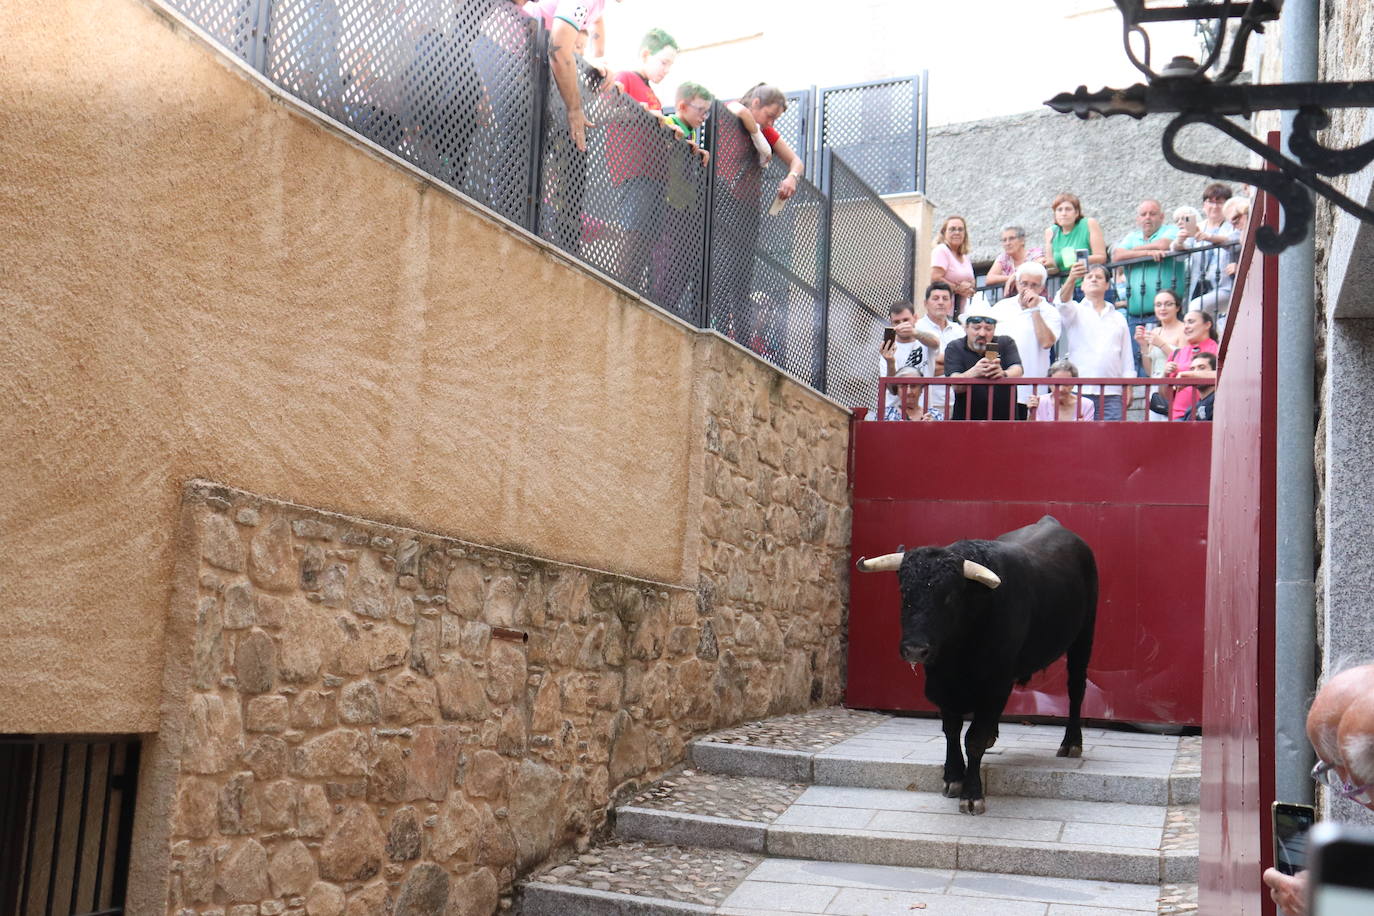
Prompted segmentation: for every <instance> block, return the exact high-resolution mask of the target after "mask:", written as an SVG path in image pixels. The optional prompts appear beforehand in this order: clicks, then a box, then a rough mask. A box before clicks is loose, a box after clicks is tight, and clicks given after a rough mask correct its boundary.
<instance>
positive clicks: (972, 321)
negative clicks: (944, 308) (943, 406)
mask: <svg viewBox="0 0 1374 916" xmlns="http://www.w3.org/2000/svg"><path fill="white" fill-rule="evenodd" d="M963 321H964V338H963V339H962V340H955V341H953V342H952V343H950V344H949V345H948V346H946V347H945V375H947V376H949V377H951V378H963V379H999V378H1020V377H1021V376H1022V375H1025V369H1023V368H1022V366H1021V354H1020V353H1019V352H1017V349H1016V341H1014V340H1012V339H1011V338H1010V337H1008V336H1005V335H1003V336H998V335H997V318H996V317H994V315H993V314H992V309H991V308H989V307H988V306H987V305H986V304H985V303H983V302H981V301H975V302H974V303H973V304H972V305H970V306H969V307H968V308H967V309H966V310H965V311H964V314H963ZM994 343H995V344H996V346H995V348H992V349H990V348H989V344H994ZM970 389H973V394H972V399H971V400H970V394H969V391H970ZM1015 403H1016V386H1015V385H995V386H994V385H985V386H984V385H959V386H957V387H956V388H955V389H954V416H953V417H950V419H952V420H1010V419H1011V418H1012V417H1013V416H1014V413H1013V405H1014V404H1015Z"/></svg>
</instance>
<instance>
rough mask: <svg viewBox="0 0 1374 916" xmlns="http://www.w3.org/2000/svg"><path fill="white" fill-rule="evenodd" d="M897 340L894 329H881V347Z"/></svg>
mask: <svg viewBox="0 0 1374 916" xmlns="http://www.w3.org/2000/svg"><path fill="white" fill-rule="evenodd" d="M896 339H897V329H896V328H883V346H887V345H888V344H890V343H892V342H894V341H895V340H896Z"/></svg>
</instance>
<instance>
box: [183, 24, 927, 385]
mask: <svg viewBox="0 0 1374 916" xmlns="http://www.w3.org/2000/svg"><path fill="white" fill-rule="evenodd" d="M162 2H165V3H167V4H168V5H170V6H171V7H173V8H174V9H176V10H178V11H180V12H181V13H183V14H184V15H185V16H187V17H188V18H189V19H191V20H192V21H193V22H195V23H196V24H197V25H199V26H200V27H202V28H203V29H205V30H206V31H207V32H208V33H209V34H210V35H211V36H212V37H214V38H215V39H216V40H217V41H219V42H221V43H222V44H224V45H225V46H226V47H227V48H228V49H229V50H230V52H231V53H233V54H235V55H236V56H238V57H240V58H241V59H243V60H244V61H245V62H247V63H248V64H249V65H250V66H252V67H254V68H255V69H257V70H259V71H261V72H262V73H263V74H264V75H265V76H267V78H268V79H270V80H271V81H272V82H274V83H275V84H276V85H278V86H280V87H281V88H282V89H283V90H284V91H285V92H287V93H289V94H290V95H293V96H295V97H296V98H298V99H300V100H301V101H303V102H305V103H306V104H308V105H310V106H312V107H314V108H315V109H317V110H318V111H320V112H322V113H323V114H325V115H327V116H329V117H330V118H332V119H334V120H335V121H337V122H339V123H341V124H343V125H346V126H347V127H349V128H351V129H352V130H354V131H356V132H357V133H359V134H361V135H362V136H364V137H366V138H368V139H369V140H371V141H373V142H375V143H377V144H378V145H379V146H381V147H383V148H385V149H387V150H389V151H390V152H392V153H394V154H396V155H397V156H399V157H401V158H403V159H405V160H406V161H408V162H410V163H413V164H414V165H415V166H416V167H417V168H420V169H422V170H424V171H425V172H427V173H428V174H430V175H431V176H433V177H434V178H436V179H438V180H439V181H441V182H443V183H445V184H447V185H448V186H450V187H452V188H453V189H455V190H456V191H458V192H459V193H462V194H464V195H466V196H467V197H469V198H471V199H473V200H476V201H478V202H479V203H481V204H483V205H485V206H487V207H489V208H491V209H492V210H494V211H495V212H496V213H498V214H500V215H502V216H504V217H505V218H507V219H509V220H510V221H512V222H514V223H516V224H518V225H520V226H523V227H524V228H526V229H528V230H530V231H532V232H535V233H536V234H538V235H539V236H540V237H542V238H544V239H546V240H547V241H549V242H550V243H551V244H553V245H556V246H557V247H558V248H560V249H562V250H563V251H565V252H567V253H568V254H569V255H571V256H573V257H575V258H578V259H580V260H582V261H583V262H585V263H587V264H589V265H591V266H593V267H595V268H597V269H598V270H600V271H603V272H604V273H606V274H607V275H609V276H611V277H613V278H614V279H616V280H617V281H619V282H620V283H622V284H624V285H625V286H627V287H629V288H630V289H632V290H634V291H635V292H637V293H638V294H640V295H641V296H643V297H644V298H646V299H647V300H649V301H650V302H653V303H654V304H656V305H658V306H660V307H662V308H664V309H665V310H667V311H669V312H671V313H673V314H674V315H677V316H679V317H681V318H683V319H685V320H687V321H690V322H692V323H694V324H696V325H697V326H698V327H710V328H714V329H716V330H718V331H720V332H721V333H722V334H725V335H726V336H728V337H730V338H731V339H732V340H735V341H737V342H739V343H740V344H742V345H744V346H746V347H748V348H749V349H751V350H753V351H754V352H756V353H758V354H759V355H760V356H762V357H764V358H765V359H768V360H769V361H771V362H773V363H774V364H775V365H778V366H779V367H781V368H783V369H785V370H787V371H789V372H791V373H792V374H794V375H796V376H797V377H798V378H800V379H802V380H804V381H806V382H807V383H809V384H811V385H812V386H814V387H816V388H817V389H819V390H821V391H827V392H831V391H832V387H831V386H830V385H829V383H828V376H829V375H831V374H834V375H835V376H836V378H837V379H838V380H839V382H838V383H837V387H835V388H834V390H833V393H835V394H836V396H837V397H846V398H847V397H852V396H853V395H854V391H855V389H854V385H855V384H856V382H858V381H862V383H863V384H862V392H863V393H866V392H867V391H868V390H869V387H870V385H871V382H872V380H873V379H876V376H877V372H876V370H877V362H876V358H875V354H876V352H877V343H876V341H877V337H876V335H877V334H879V333H880V331H879V330H878V327H879V326H880V324H881V319H882V318H883V317H884V316H885V315H886V309H887V307H888V306H889V305H891V304H892V302H893V301H897V300H899V299H910V298H911V277H910V274H911V269H910V265H911V264H912V258H913V252H912V250H911V247H912V239H913V234H912V232H911V231H910V229H908V228H907V227H906V226H905V225H904V224H902V222H901V220H900V219H899V218H898V217H897V216H896V215H895V214H894V213H893V212H892V211H891V209H890V208H889V207H888V206H887V204H885V203H884V202H883V201H882V200H881V199H880V198H879V196H878V194H877V193H876V192H874V191H873V190H872V188H871V187H870V185H871V182H866V181H865V180H864V179H863V178H862V177H861V176H862V175H863V174H865V173H864V168H867V167H868V166H864V167H863V168H856V167H852V166H850V165H846V164H844V163H842V162H841V161H840V159H839V158H838V157H835V156H833V151H834V149H838V148H844V149H847V150H850V149H852V150H854V151H855V155H860V152H861V151H867V150H869V147H870V146H871V147H872V148H873V149H879V148H881V150H887V152H885V153H883V154H882V155H877V158H873V156H871V155H870V153H869V152H862V156H863V157H864V162H868V161H869V159H872V161H873V162H878V163H880V164H881V163H883V162H887V161H888V159H891V158H892V156H895V157H896V160H894V161H896V162H897V163H898V165H897V166H896V167H898V168H899V170H907V169H908V167H910V168H909V170H910V173H911V175H912V176H918V175H919V172H920V164H919V162H918V161H917V160H918V158H919V147H918V146H916V145H915V140H914V139H913V138H914V137H915V136H916V135H917V130H916V123H917V120H918V119H919V118H921V117H922V115H921V113H920V112H921V110H922V98H923V96H922V95H921V92H920V86H921V85H923V82H922V81H920V80H917V79H915V78H912V79H910V80H905V81H903V80H897V81H887V82H886V83H882V84H871V85H870V84H865V85H864V86H860V87H836V88H835V89H833V90H826V92H827V93H829V92H834V93H838V94H837V95H835V96H834V97H833V100H832V101H831V102H826V103H824V104H823V105H822V115H821V117H822V119H827V118H828V119H829V122H828V123H829V124H830V125H831V126H830V127H828V128H826V130H828V131H829V132H830V133H831V134H835V135H836V137H837V138H838V137H839V133H837V132H840V131H841V127H840V126H841V125H848V126H847V127H845V129H844V131H843V132H842V133H843V143H841V142H840V139H832V140H830V141H828V144H829V146H830V147H831V149H826V150H825V151H824V152H823V154H822V155H821V157H820V166H821V169H822V171H821V173H820V174H818V175H813V179H817V180H818V183H819V185H820V186H819V187H818V186H817V183H816V182H815V181H803V182H801V183H800V185H799V187H798V190H797V192H796V194H795V195H794V196H793V197H792V199H791V200H789V201H787V203H786V205H785V206H783V207H782V208H781V210H779V211H778V212H771V211H772V210H773V209H775V208H773V207H771V205H772V204H773V202H774V200H775V194H776V188H777V185H778V183H779V182H780V181H781V179H782V177H783V175H784V174H785V171H784V168H785V167H784V165H783V164H782V163H781V162H779V161H778V160H777V157H774V161H773V162H771V163H770V164H769V165H768V166H767V168H761V167H760V166H759V164H758V161H757V158H756V157H755V154H754V150H753V146H752V144H750V143H749V142H748V138H747V136H746V135H745V133H744V131H743V128H742V127H741V126H740V123H739V120H738V119H737V118H736V117H735V116H734V115H733V114H731V113H730V112H729V111H728V109H727V108H726V107H725V106H724V105H722V104H720V103H719V102H718V103H716V104H715V105H714V106H713V108H712V111H711V114H710V119H709V122H708V126H709V127H710V129H709V130H707V131H706V135H707V140H706V143H705V145H706V146H707V147H708V148H710V149H711V151H712V156H711V160H710V163H709V165H707V164H703V163H702V161H701V160H700V159H699V158H698V156H697V155H696V153H695V151H694V150H693V149H692V147H691V146H690V145H689V144H687V143H685V142H683V141H681V140H680V139H678V138H677V137H676V135H675V134H674V133H672V132H671V131H669V130H668V129H666V128H665V127H663V126H662V125H661V123H660V122H659V120H658V119H657V118H656V117H653V116H651V115H649V114H647V113H646V112H644V111H643V110H642V109H641V108H640V107H639V106H638V105H637V104H636V103H635V102H633V101H632V100H631V99H629V98H628V97H625V96H623V95H621V94H620V93H618V92H615V91H613V90H612V87H611V86H609V85H607V84H606V82H605V81H604V80H602V78H601V77H600V76H599V75H598V74H595V73H592V72H589V71H588V70H587V69H586V68H585V66H582V67H580V74H581V75H580V80H581V92H582V96H583V104H584V106H585V109H586V111H587V115H588V118H589V120H590V121H591V122H592V123H593V124H595V125H596V127H595V128H594V129H592V130H589V131H588V137H587V149H586V151H585V152H583V151H579V150H578V149H577V148H576V147H575V146H574V144H573V142H572V138H571V136H570V135H569V132H568V127H567V114H566V109H565V106H564V104H563V100H562V97H561V95H560V93H559V92H558V91H557V87H556V85H555V83H554V80H553V78H552V76H551V73H550V66H549V59H548V40H547V34H546V33H545V31H544V29H543V26H542V24H541V23H540V22H539V21H538V20H536V19H532V18H529V17H526V16H525V15H524V14H523V13H522V12H521V11H520V9H519V7H517V6H516V5H515V4H513V3H511V2H509V0H462V2H457V0H413V2H409V3H407V4H404V5H403V6H401V7H397V6H396V5H395V4H390V3H384V2H382V0H162ZM889 84H890V85H889ZM894 87H895V88H894ZM893 92H895V93H897V95H896V96H893V97H892V98H888V96H889V95H891V94H892V93H893ZM884 93H886V94H884ZM809 98H810V94H809V93H808V94H806V97H805V100H804V101H803V100H801V99H799V101H802V105H801V106H799V109H798V111H797V112H795V113H794V115H793V116H794V118H795V119H796V120H797V123H796V124H794V125H792V126H791V127H790V128H788V129H791V130H793V131H794V132H795V133H796V134H797V138H798V147H797V151H798V152H799V153H801V154H803V155H805V153H806V149H807V147H808V146H809V145H811V143H812V142H814V141H812V140H811V139H810V138H811V137H812V136H813V135H814V134H816V133H817V132H818V130H813V129H812V127H811V126H810V125H809V123H805V122H806V121H807V118H809V117H810V115H809V114H808V111H809ZM826 98H830V96H826ZM842 98H843V99H850V100H851V101H850V102H849V103H846V104H849V105H850V107H855V106H857V107H856V108H855V111H856V112H858V114H857V115H855V116H854V117H849V116H848V115H844V113H843V112H841V111H840V108H842V107H843V105H841V101H840V100H841V99H842ZM854 99H861V100H862V102H861V103H860V102H854V101H853V100H854ZM837 106H839V107H837ZM860 115H861V116H860ZM865 125H869V126H872V125H885V126H883V127H882V130H881V131H880V132H879V133H878V134H875V135H874V136H872V137H870V138H869V140H871V141H872V142H871V143H869V144H868V146H865V145H864V144H865V142H866V141H865V136H864V133H863V131H864V130H865V129H867V127H865ZM782 126H783V127H788V125H785V124H784V125H782ZM874 129H875V130H877V127H874ZM888 153H891V156H889V155H888ZM874 155H876V154H874ZM884 157H887V158H884ZM888 165H891V163H890V162H889V163H888ZM884 167H886V166H884ZM832 173H833V174H835V175H838V176H840V178H839V180H840V183H841V194H842V195H843V196H842V206H841V207H840V208H839V211H838V213H837V214H836V213H834V208H833V207H832V202H831V197H830V188H829V182H830V180H831V179H830V175H831V174H832ZM884 174H886V173H884ZM903 174H905V172H904V173H903ZM884 180H886V179H884ZM916 180H918V179H917V178H916V177H913V178H912V181H916ZM902 183H904V184H910V182H908V181H907V180H906V179H905V178H903V179H902ZM903 189H905V188H903ZM884 190H886V189H884ZM856 227H857V228H856ZM863 260H867V261H868V262H869V263H870V264H871V265H875V275H877V279H875V280H874V281H872V282H870V283H868V284H867V285H863V284H860V283H858V282H857V281H856V280H855V278H854V277H853V276H851V274H852V273H853V265H854V264H857V263H861V262H862V261H863ZM897 265H906V267H904V268H900V267H898V266H897ZM834 270H838V272H839V274H840V275H841V276H844V277H848V279H844V280H842V281H841V282H840V283H839V284H838V285H836V284H832V283H831V281H830V275H831V273H832V272H833V271H834ZM903 271H905V275H903ZM861 286H862V288H860V287H861ZM836 296H839V297H840V299H842V301H840V302H839V305H838V307H837V309H836V312H837V313H838V315H839V320H838V322H836V323H835V324H833V325H832V322H831V321H830V315H831V313H832V309H831V306H832V304H833V302H834V301H835V297H836ZM856 310H859V311H862V312H864V313H865V314H868V315H871V316H873V317H874V318H875V319H877V320H876V321H875V322H874V325H873V327H872V328H869V329H865V330H866V332H867V333H865V334H859V333H856V332H855V330H854V328H853V327H852V324H853V318H852V315H853V314H855V313H856ZM836 327H837V328H839V329H840V330H841V333H840V334H839V339H838V340H832V339H831V334H832V329H833V328H836ZM869 337H871V338H872V339H871V340H869V339H868V338H869ZM870 363H871V364H872V372H871V373H869V372H867V371H866V370H865V369H864V368H863V367H864V366H865V365H866V364H870Z"/></svg>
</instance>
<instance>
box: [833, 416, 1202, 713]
mask: <svg viewBox="0 0 1374 916" xmlns="http://www.w3.org/2000/svg"><path fill="white" fill-rule="evenodd" d="M1210 426H1211V424H1208V423H1029V422H1028V423H1008V422H1002V423H998V422H945V423H873V422H859V423H856V424H855V425H854V434H853V436H852V437H851V442H852V447H853V449H854V454H853V463H852V467H853V478H852V479H853V481H854V525H853V535H852V549H853V553H854V557H855V558H857V557H859V556H875V555H877V554H884V553H890V552H892V551H893V550H896V549H897V547H898V546H899V545H905V546H907V547H915V546H919V545H922V544H947V543H950V542H951V541H956V540H959V539H961V538H992V537H996V536H997V535H999V534H1002V533H1003V532H1005V531H1009V530H1011V529H1012V528H1016V527H1019V526H1021V525H1026V524H1029V523H1031V522H1033V521H1035V520H1036V519H1038V518H1039V517H1040V516H1042V515H1044V514H1046V513H1049V514H1051V515H1053V516H1055V517H1056V518H1058V519H1059V520H1060V521H1061V522H1062V523H1064V524H1065V525H1066V526H1068V527H1069V528H1071V529H1073V530H1074V531H1076V532H1078V534H1079V535H1080V536H1082V537H1083V538H1084V540H1086V541H1087V542H1088V544H1089V545H1090V546H1091V547H1092V548H1093V551H1094V553H1095V554H1096V556H1097V563H1098V568H1099V572H1100V577H1101V583H1102V587H1101V598H1100V601H1099V604H1098V617H1097V635H1096V640H1095V645H1094V648H1093V656H1092V662H1091V664H1090V665H1089V667H1088V692H1087V696H1086V698H1085V700H1084V706H1083V713H1084V715H1085V716H1087V717H1089V718H1093V719H1103V720H1114V721H1127V722H1168V723H1177V724H1188V725H1199V724H1201V723H1202V682H1203V677H1202V660H1203V652H1202V646H1203V642H1202V615H1203V590H1204V578H1205V576H1204V573H1205V569H1206V566H1205V557H1206V552H1205V551H1206V534H1207V487H1208V480H1209V467H1210V464H1209V462H1210V441H1211V428H1210ZM899 606H900V598H899V593H898V588H897V577H896V576H895V575H892V574H890V573H886V574H884V573H875V574H870V575H863V574H859V573H855V574H853V575H852V576H851V584H850V613H849V672H848V682H847V686H846V691H845V703H846V705H849V706H855V707H862V708H866V709H890V710H922V711H924V710H931V709H932V707H931V706H930V704H929V703H928V702H927V701H926V699H925V695H924V692H923V690H924V685H923V673H922V672H920V671H918V672H917V673H915V674H913V672H912V670H911V668H910V667H909V666H907V665H906V664H905V663H904V662H902V661H901V659H900V658H898V655H897V641H898V635H899V632H900V626H899V623H898V612H899ZM1007 712H1008V714H1011V715H1050V716H1060V715H1067V713H1068V700H1067V697H1066V696H1065V692H1064V664H1063V662H1062V661H1061V662H1056V663H1055V664H1054V665H1053V666H1051V667H1050V668H1049V669H1048V670H1046V671H1044V672H1042V673H1040V674H1038V675H1036V677H1034V678H1033V679H1032V680H1031V682H1030V684H1028V685H1027V686H1026V687H1024V688H1017V689H1016V690H1014V691H1013V693H1012V697H1011V700H1010V702H1009V703H1008V704H1007Z"/></svg>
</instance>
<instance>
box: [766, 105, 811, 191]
mask: <svg viewBox="0 0 1374 916" xmlns="http://www.w3.org/2000/svg"><path fill="white" fill-rule="evenodd" d="M814 105H815V97H814V95H813V94H812V91H811V90H810V89H802V90H799V91H797V92H789V93H787V110H786V111H784V112H783V113H782V117H780V118H778V120H777V121H776V122H774V124H773V127H774V128H775V129H776V130H777V132H778V133H779V134H781V135H782V139H784V140H786V141H787V145H788V146H790V147H792V151H793V152H795V153H796V154H797V155H798V156H800V157H801V159H802V162H804V163H806V167H807V176H808V177H810V176H811V174H812V173H811V168H812V162H811V158H812V157H811V120H812V119H811V115H812V111H811V109H812V107H813V106H814Z"/></svg>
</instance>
